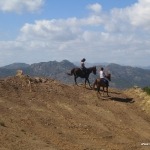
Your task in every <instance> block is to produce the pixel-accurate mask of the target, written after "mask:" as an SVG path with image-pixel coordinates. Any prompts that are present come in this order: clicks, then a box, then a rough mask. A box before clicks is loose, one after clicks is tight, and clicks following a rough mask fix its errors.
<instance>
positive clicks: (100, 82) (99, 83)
mask: <svg viewBox="0 0 150 150" xmlns="http://www.w3.org/2000/svg"><path fill="white" fill-rule="evenodd" d="M106 78H107V79H108V80H109V81H111V74H108V75H106ZM95 85H96V87H97V92H100V87H103V95H104V92H105V88H106V92H107V96H109V95H108V86H109V83H108V81H106V79H105V80H103V79H100V78H99V79H96V80H95V82H94V84H93V89H95Z"/></svg>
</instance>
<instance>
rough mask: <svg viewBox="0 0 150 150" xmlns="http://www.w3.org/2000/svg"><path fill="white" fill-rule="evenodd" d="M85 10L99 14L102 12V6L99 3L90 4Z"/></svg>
mask: <svg viewBox="0 0 150 150" xmlns="http://www.w3.org/2000/svg"><path fill="white" fill-rule="evenodd" d="M87 8H88V9H89V10H92V11H93V12H95V13H100V12H101V10H102V6H101V5H100V4H99V3H95V4H90V5H88V6H87Z"/></svg>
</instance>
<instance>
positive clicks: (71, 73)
mask: <svg viewBox="0 0 150 150" xmlns="http://www.w3.org/2000/svg"><path fill="white" fill-rule="evenodd" d="M73 74H74V68H73V69H72V70H71V72H70V73H67V75H69V76H72V75H73Z"/></svg>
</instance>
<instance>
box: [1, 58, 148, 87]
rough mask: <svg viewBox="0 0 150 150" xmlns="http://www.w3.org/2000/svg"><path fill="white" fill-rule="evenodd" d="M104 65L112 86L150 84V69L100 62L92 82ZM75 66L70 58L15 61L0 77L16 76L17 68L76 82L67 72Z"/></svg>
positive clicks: (3, 69)
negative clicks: (31, 62) (29, 63)
mask: <svg viewBox="0 0 150 150" xmlns="http://www.w3.org/2000/svg"><path fill="white" fill-rule="evenodd" d="M91 66H93V64H91ZM102 66H103V67H104V69H105V71H106V72H110V73H111V75H112V81H111V82H110V86H112V87H116V88H120V89H124V88H130V87H133V86H135V85H136V86H140V87H145V86H150V70H146V69H141V68H138V67H131V66H121V65H118V64H108V65H106V64H100V65H99V64H98V65H97V75H96V76H95V75H93V74H91V75H90V78H89V79H90V81H91V83H93V82H94V80H95V79H96V78H98V77H99V70H100V68H101V67H102ZM74 67H77V66H76V65H75V64H74V63H71V62H69V61H68V60H63V61H61V62H57V61H49V62H40V63H34V64H31V65H28V64H24V63H14V64H10V65H7V66H4V67H1V68H0V77H8V76H14V75H15V74H16V70H18V69H22V70H23V72H24V74H28V75H30V76H39V77H50V78H52V79H56V80H59V81H61V82H62V83H66V84H68V83H71V84H74V78H73V76H68V75H67V74H66V73H67V72H70V71H71V69H72V68H74ZM77 81H78V82H82V83H83V82H84V81H83V79H80V78H78V79H77Z"/></svg>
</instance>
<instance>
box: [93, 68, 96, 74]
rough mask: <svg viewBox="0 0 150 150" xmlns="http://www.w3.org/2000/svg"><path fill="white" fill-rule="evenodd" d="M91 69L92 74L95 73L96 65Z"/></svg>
mask: <svg viewBox="0 0 150 150" xmlns="http://www.w3.org/2000/svg"><path fill="white" fill-rule="evenodd" d="M92 71H93V74H95V75H96V66H94V67H93V70H92Z"/></svg>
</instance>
